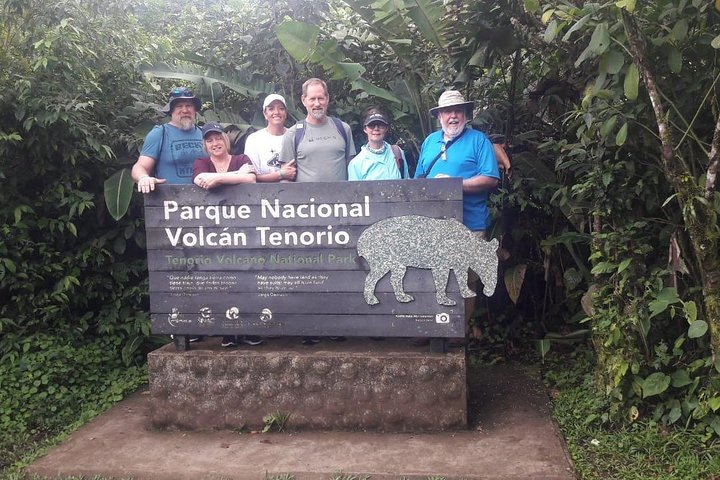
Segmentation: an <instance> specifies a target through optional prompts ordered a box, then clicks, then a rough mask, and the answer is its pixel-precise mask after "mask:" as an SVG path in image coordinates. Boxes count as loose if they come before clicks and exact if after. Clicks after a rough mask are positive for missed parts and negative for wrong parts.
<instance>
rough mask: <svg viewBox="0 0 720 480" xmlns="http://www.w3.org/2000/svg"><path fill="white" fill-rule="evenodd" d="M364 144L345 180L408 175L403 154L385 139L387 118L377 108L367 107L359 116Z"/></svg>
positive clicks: (388, 120) (394, 178) (349, 166)
mask: <svg viewBox="0 0 720 480" xmlns="http://www.w3.org/2000/svg"><path fill="white" fill-rule="evenodd" d="M362 124H363V131H364V132H365V135H367V139H368V141H367V144H365V145H363V147H362V148H361V149H360V153H358V154H357V155H356V156H355V158H353V159H352V160H351V161H350V163H349V164H348V180H399V179H401V178H407V176H408V173H407V172H408V166H407V161H406V160H405V153H404V152H403V151H402V149H400V147H398V146H397V145H390V144H389V143H387V142H386V141H385V137H386V136H387V133H388V131H389V130H390V118H389V117H388V115H387V114H386V113H385V112H383V111H382V110H381V109H380V108H379V107H370V108H368V109H366V110H365V112H363V115H362Z"/></svg>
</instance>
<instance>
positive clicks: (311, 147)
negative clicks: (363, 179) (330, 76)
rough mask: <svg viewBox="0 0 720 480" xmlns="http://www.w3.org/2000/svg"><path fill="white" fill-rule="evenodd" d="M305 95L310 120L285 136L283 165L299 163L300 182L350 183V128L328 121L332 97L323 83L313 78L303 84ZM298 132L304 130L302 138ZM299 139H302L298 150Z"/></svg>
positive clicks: (353, 154) (281, 156) (304, 100)
mask: <svg viewBox="0 0 720 480" xmlns="http://www.w3.org/2000/svg"><path fill="white" fill-rule="evenodd" d="M302 92H303V94H302V103H303V105H304V106H305V108H306V109H307V117H306V118H305V121H303V122H302V123H299V124H297V125H294V126H292V127H290V128H289V129H288V130H287V132H285V136H284V137H283V140H282V149H281V150H280V161H281V162H292V161H294V162H296V164H297V177H296V178H295V181H297V182H336V181H342V180H347V164H348V162H349V161H350V159H351V158H353V157H354V156H355V143H354V142H353V138H352V132H351V131H350V126H349V125H348V124H347V123H345V122H342V121H340V120H338V119H336V118H332V117H328V115H327V108H328V104H329V103H330V95H329V94H328V90H327V85H326V84H325V82H324V81H322V80H320V79H319V78H311V79H309V80H307V81H306V82H305V83H304V84H303V86H302ZM298 128H301V129H303V130H304V132H301V133H302V134H301V135H300V134H298V135H296V131H297V130H298ZM341 129H342V130H341ZM343 133H344V135H343ZM296 138H299V142H298V143H297V148H296V145H295V143H296Z"/></svg>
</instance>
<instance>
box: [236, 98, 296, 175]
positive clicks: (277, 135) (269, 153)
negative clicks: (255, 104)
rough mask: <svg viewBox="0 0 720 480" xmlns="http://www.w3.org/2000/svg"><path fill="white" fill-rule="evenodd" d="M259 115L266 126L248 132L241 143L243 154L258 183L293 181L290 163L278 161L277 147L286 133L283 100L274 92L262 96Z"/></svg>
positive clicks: (285, 110)
mask: <svg viewBox="0 0 720 480" xmlns="http://www.w3.org/2000/svg"><path fill="white" fill-rule="evenodd" d="M262 107H263V116H264V117H265V121H266V122H267V127H265V128H263V129H262V130H258V131H257V132H254V133H251V134H250V135H249V136H248V137H247V140H246V141H245V155H247V156H248V157H250V160H251V161H252V163H253V166H255V171H256V172H257V181H258V182H281V181H291V180H294V179H295V174H296V168H295V163H294V162H287V163H281V162H280V147H281V145H282V139H283V135H284V134H285V131H286V130H287V129H286V128H285V122H286V121H287V115H288V114H287V106H286V105H285V98H284V97H283V96H282V95H278V94H277V93H272V94H270V95H268V96H267V97H265V100H264V101H263V106H262Z"/></svg>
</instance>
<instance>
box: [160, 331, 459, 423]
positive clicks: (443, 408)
mask: <svg viewBox="0 0 720 480" xmlns="http://www.w3.org/2000/svg"><path fill="white" fill-rule="evenodd" d="M148 368H149V376H150V394H151V402H150V404H151V409H150V412H151V413H150V415H151V423H152V425H153V427H155V428H161V429H168V428H170V429H184V430H209V429H240V428H243V429H247V430H261V429H262V428H263V426H264V425H265V423H264V422H263V417H265V416H267V415H273V414H274V417H275V419H276V420H279V421H283V419H284V418H287V420H286V422H285V424H284V428H285V429H286V430H369V431H383V432H413V431H437V430H452V429H464V428H466V427H467V385H466V364H465V355H464V352H463V351H462V350H457V351H451V352H449V353H433V352H431V351H430V348H429V347H414V346H411V345H410V344H409V342H408V341H407V340H403V339H386V340H382V341H374V340H370V339H367V338H350V339H348V340H347V341H345V342H334V341H331V340H329V339H327V338H324V339H323V341H322V342H321V343H319V344H318V345H314V346H304V345H301V344H300V339H299V338H292V337H291V338H282V339H270V340H268V341H267V342H266V343H265V344H264V345H261V346H257V347H250V346H244V345H243V346H241V347H238V348H232V349H227V348H221V347H220V339H219V338H217V337H213V338H207V339H206V340H205V341H203V342H199V343H193V344H192V349H191V350H189V351H184V352H180V351H177V350H176V349H175V347H174V346H173V345H172V344H170V345H166V346H164V347H162V348H160V349H158V350H155V351H154V352H152V353H150V354H149V355H148Z"/></svg>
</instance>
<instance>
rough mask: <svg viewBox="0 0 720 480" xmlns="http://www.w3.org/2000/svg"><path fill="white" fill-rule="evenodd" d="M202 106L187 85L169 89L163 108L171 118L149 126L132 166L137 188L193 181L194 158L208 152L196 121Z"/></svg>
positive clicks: (142, 190)
mask: <svg viewBox="0 0 720 480" xmlns="http://www.w3.org/2000/svg"><path fill="white" fill-rule="evenodd" d="M200 106H201V104H200V99H199V98H197V97H196V96H195V95H193V92H192V91H190V90H189V89H187V88H185V87H179V88H174V89H173V90H172V91H171V92H170V96H169V98H168V103H167V105H165V108H164V109H163V110H162V111H163V113H165V115H168V116H169V117H170V121H169V122H168V123H165V124H163V125H156V126H155V127H153V129H152V130H150V132H149V133H148V134H147V136H146V137H145V142H144V143H143V147H142V151H141V152H140V157H139V158H138V159H137V161H136V162H135V165H133V168H132V177H133V179H134V180H135V181H136V182H137V188H138V192H142V193H149V192H152V191H153V190H155V185H157V184H159V183H165V182H167V183H170V184H191V183H192V166H193V162H194V161H195V159H196V158H200V157H204V156H206V155H205V152H204V151H203V139H202V134H201V133H200V129H199V128H198V127H197V126H196V125H195V116H196V115H197V113H198V111H200Z"/></svg>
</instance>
